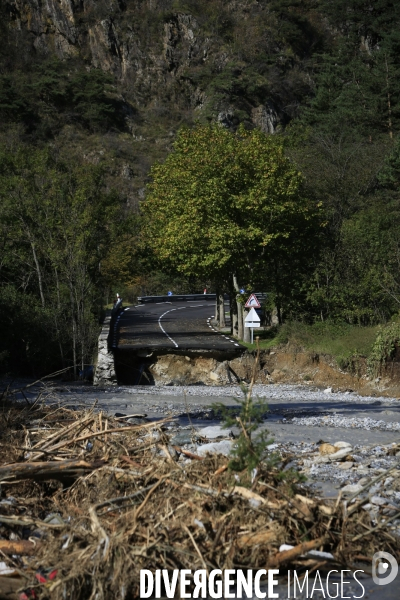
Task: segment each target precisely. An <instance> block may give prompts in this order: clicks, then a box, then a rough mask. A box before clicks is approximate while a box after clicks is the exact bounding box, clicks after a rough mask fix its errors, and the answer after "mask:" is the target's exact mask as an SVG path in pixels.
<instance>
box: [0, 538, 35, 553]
mask: <svg viewBox="0 0 400 600" xmlns="http://www.w3.org/2000/svg"><path fill="white" fill-rule="evenodd" d="M39 545H40V542H37V543H35V542H31V541H30V540H0V552H2V553H3V554H7V555H12V554H23V555H24V556H31V555H32V554H34V553H35V552H36V551H37V549H38V547H39Z"/></svg>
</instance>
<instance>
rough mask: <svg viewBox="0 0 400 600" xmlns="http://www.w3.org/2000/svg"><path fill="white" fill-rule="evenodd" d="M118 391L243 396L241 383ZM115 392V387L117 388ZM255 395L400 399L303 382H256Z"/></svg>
mask: <svg viewBox="0 0 400 600" xmlns="http://www.w3.org/2000/svg"><path fill="white" fill-rule="evenodd" d="M117 389H118V392H123V393H126V394H132V395H163V396H183V395H184V393H186V395H187V396H188V397H190V396H204V397H206V396H216V397H218V396H225V397H226V396H233V397H235V396H236V397H237V396H241V389H240V387H239V385H236V386H233V385H231V386H205V385H204V386H203V385H193V386H187V387H184V386H175V385H171V386H156V385H155V386H146V385H137V386H131V387H119V388H117ZM114 393H115V391H114ZM253 395H254V396H256V397H257V396H259V397H260V398H267V399H271V400H273V399H276V400H286V399H287V400H292V399H293V400H305V401H308V402H321V401H323V400H325V401H326V400H329V401H330V402H334V401H338V402H357V403H366V404H369V403H371V402H372V403H375V404H377V403H378V402H380V401H381V402H385V403H398V402H399V399H398V398H386V397H384V396H382V397H378V396H359V395H358V394H356V393H355V392H350V391H346V392H327V391H325V390H322V389H317V388H310V387H309V386H304V385H282V384H279V385H274V384H257V385H255V386H254V387H253Z"/></svg>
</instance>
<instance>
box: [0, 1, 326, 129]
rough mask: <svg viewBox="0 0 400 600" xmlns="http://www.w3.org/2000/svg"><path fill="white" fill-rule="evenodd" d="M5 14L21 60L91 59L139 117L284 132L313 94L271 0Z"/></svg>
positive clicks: (37, 6)
mask: <svg viewBox="0 0 400 600" xmlns="http://www.w3.org/2000/svg"><path fill="white" fill-rule="evenodd" d="M190 9H193V11H191V10H190ZM3 12H4V24H5V26H6V31H7V35H8V44H9V45H10V47H12V48H13V49H16V50H15V51H16V53H17V54H18V56H19V58H20V59H21V57H24V58H25V61H26V62H27V63H29V61H30V60H32V58H33V57H35V59H41V58H43V57H49V56H53V55H55V56H57V57H58V58H59V59H61V60H68V59H70V58H71V57H73V58H78V59H81V60H83V61H84V63H85V64H86V67H87V68H91V67H97V68H99V69H102V70H103V71H107V72H110V73H111V74H112V75H113V76H114V77H115V80H116V82H117V85H118V88H119V91H120V92H121V93H122V94H123V95H124V97H125V98H126V99H127V100H128V101H129V102H130V103H132V104H133V105H134V106H135V107H138V108H139V110H142V111H152V112H153V113H154V114H155V115H156V116H158V117H160V116H162V115H163V113H166V112H168V113H169V116H170V117H171V116H172V117H173V121H175V122H179V121H181V120H182V118H183V119H184V120H189V121H191V120H193V118H217V119H219V120H220V121H221V122H223V123H225V124H226V125H227V126H234V125H235V124H236V123H237V122H238V121H245V122H248V124H249V125H256V126H259V127H260V128H261V129H263V130H264V131H266V132H269V133H274V132H275V131H276V130H277V129H279V127H280V126H281V125H282V123H284V122H285V121H286V120H287V119H288V118H290V116H291V113H293V110H295V108H294V107H295V106H296V105H297V104H298V96H299V95H302V94H304V93H306V92H307V91H308V89H309V82H308V79H307V74H306V73H305V72H304V73H302V72H301V69H300V70H299V57H296V55H295V54H294V52H293V51H292V50H291V49H290V43H288V42H287V40H285V39H284V37H282V35H281V34H280V33H279V27H278V25H279V18H278V16H277V15H276V14H275V13H274V12H273V11H272V10H271V7H270V4H269V2H267V1H261V2H256V1H247V2H246V1H244V2H238V1H236V0H235V1H233V2H230V3H224V2H222V0H217V1H215V2H210V1H208V2H205V3H201V2H200V1H198V2H196V1H194V0H192V1H191V2H188V3H186V4H185V5H182V7H181V8H180V5H179V2H177V1H170V0H146V1H144V0H143V1H140V0H139V1H138V0H134V1H133V0H131V1H129V0H126V1H124V0H109V1H107V2H106V1H105V0H9V1H8V2H6V4H5V8H4V9H3ZM311 42H312V41H310V44H311ZM313 43H314V42H313ZM283 73H286V74H287V77H286V80H284V79H282V77H281V75H282V74H283ZM290 73H292V74H293V73H295V77H292V76H291V75H290ZM294 88H296V89H294ZM296 102H297V104H296Z"/></svg>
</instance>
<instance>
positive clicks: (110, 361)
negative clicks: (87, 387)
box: [93, 314, 117, 385]
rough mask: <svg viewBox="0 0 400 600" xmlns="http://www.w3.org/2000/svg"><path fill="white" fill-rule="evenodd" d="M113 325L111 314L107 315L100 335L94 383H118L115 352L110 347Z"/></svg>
mask: <svg viewBox="0 0 400 600" xmlns="http://www.w3.org/2000/svg"><path fill="white" fill-rule="evenodd" d="M111 325H112V316H111V314H109V315H107V316H106V318H105V319H104V323H103V326H102V329H101V333H100V335H99V342H98V355H97V364H96V369H95V372H94V377H93V385H117V377H116V375H115V367H114V352H113V350H112V348H111V347H110V346H111V345H110V341H109V337H110V334H111V335H112V332H110V327H111Z"/></svg>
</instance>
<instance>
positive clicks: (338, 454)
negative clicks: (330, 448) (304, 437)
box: [327, 446, 352, 461]
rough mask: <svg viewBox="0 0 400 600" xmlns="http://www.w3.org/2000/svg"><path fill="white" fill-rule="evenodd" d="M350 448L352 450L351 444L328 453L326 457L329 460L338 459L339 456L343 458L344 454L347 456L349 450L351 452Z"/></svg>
mask: <svg viewBox="0 0 400 600" xmlns="http://www.w3.org/2000/svg"><path fill="white" fill-rule="evenodd" d="M351 450H352V448H351V446H350V447H349V448H342V449H341V450H338V451H337V452H335V453H334V454H328V455H327V458H329V460H330V461H333V460H340V459H341V458H344V457H345V456H347V455H348V454H349V452H351Z"/></svg>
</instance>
